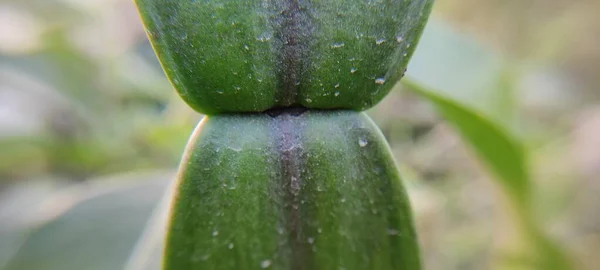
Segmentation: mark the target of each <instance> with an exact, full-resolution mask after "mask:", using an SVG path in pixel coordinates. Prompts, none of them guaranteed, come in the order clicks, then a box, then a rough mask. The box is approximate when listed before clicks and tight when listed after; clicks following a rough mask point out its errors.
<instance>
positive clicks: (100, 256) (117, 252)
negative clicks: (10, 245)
mask: <svg viewBox="0 0 600 270" xmlns="http://www.w3.org/2000/svg"><path fill="white" fill-rule="evenodd" d="M171 177H172V176H171V175H170V174H165V173H159V174H145V175H137V176H135V178H134V179H133V180H137V181H131V180H132V179H128V180H129V181H130V182H127V179H125V180H124V181H123V182H120V183H115V184H113V185H108V186H106V185H104V186H102V185H101V186H100V187H97V188H94V189H91V190H90V191H89V192H86V194H84V195H82V196H84V197H85V198H84V199H83V200H81V201H77V202H76V203H75V204H74V205H73V206H72V207H70V208H68V209H66V210H65V212H64V213H62V214H59V215H58V216H57V217H56V218H55V219H53V220H51V221H49V222H48V223H46V224H45V225H43V226H41V227H40V228H39V229H37V230H35V231H34V232H33V233H31V235H30V236H29V237H28V238H27V240H26V241H25V242H24V244H23V245H22V247H21V248H20V249H19V250H18V252H17V253H16V254H15V255H14V256H13V257H12V259H11V261H10V262H9V263H8V265H7V266H6V267H5V268H4V269H5V270H54V269H56V270H71V269H73V270H79V269H90V270H93V269H97V270H105V269H123V267H124V265H125V263H126V262H127V260H128V257H129V255H130V254H131V252H132V250H133V248H134V246H135V243H136V242H137V240H138V239H139V237H140V235H141V234H142V231H143V230H144V227H145V226H146V223H147V221H148V219H149V217H150V216H151V214H152V210H153V209H154V208H155V206H156V205H157V203H158V202H159V201H160V198H161V195H163V193H164V190H165V189H166V187H167V185H168V183H169V179H170V178H171ZM122 180H123V179H122ZM58 199H60V198H58ZM55 202H56V201H55Z"/></svg>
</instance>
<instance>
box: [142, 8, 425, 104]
mask: <svg viewBox="0 0 600 270" xmlns="http://www.w3.org/2000/svg"><path fill="white" fill-rule="evenodd" d="M135 2H136V4H137V6H138V8H139V11H140V14H141V16H142V20H143V22H144V24H145V26H146V29H147V33H148V37H149V39H150V40H151V42H152V44H153V47H154V49H155V52H156V53H157V55H158V57H159V59H160V61H161V63H162V66H163V68H164V70H165V72H166V74H167V76H168V77H169V78H170V80H171V82H172V84H173V85H174V87H175V88H176V90H177V91H178V92H179V94H180V95H181V97H182V98H183V99H184V100H185V101H186V102H187V103H188V104H189V105H190V106H191V107H192V108H194V109H195V110H197V111H198V112H201V113H205V114H217V113H223V112H260V111H265V110H267V109H270V108H275V107H306V108H314V109H352V110H365V109H368V108H370V107H372V106H374V105H375V104H376V103H377V102H379V101H380V100H381V99H382V98H383V97H384V96H385V95H386V94H387V93H388V92H389V91H390V90H391V88H392V87H393V85H394V84H395V83H396V82H397V81H398V80H399V79H400V78H401V77H402V76H403V74H404V72H405V69H406V66H407V64H408V61H409V59H410V57H411V55H412V53H413V50H414V48H415V47H416V45H417V41H418V39H419V37H420V35H421V32H422V29H423V27H424V25H425V22H426V21H427V18H428V15H429V13H430V10H431V6H432V4H433V0H380V1H375V0H372V1H365V0H218V1H216V0H210V1H209V0H135Z"/></svg>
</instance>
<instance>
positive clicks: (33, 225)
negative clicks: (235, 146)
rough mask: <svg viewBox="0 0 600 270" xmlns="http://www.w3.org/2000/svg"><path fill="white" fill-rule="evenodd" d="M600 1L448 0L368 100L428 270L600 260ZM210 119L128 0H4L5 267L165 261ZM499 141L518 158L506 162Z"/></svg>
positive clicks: (0, 195) (0, 254) (0, 153)
mask: <svg viewBox="0 0 600 270" xmlns="http://www.w3.org/2000/svg"><path fill="white" fill-rule="evenodd" d="M599 10H600V1H597V0H579V1H568V0H438V1H437V3H436V5H435V8H434V12H433V15H432V20H431V22H430V24H429V25H428V27H427V30H426V33H425V34H424V37H423V39H422V42H421V44H420V46H419V49H418V50H417V53H416V55H415V56H414V59H413V62H412V63H411V65H410V66H409V73H408V77H407V78H406V79H405V80H404V81H407V82H408V83H405V84H399V85H398V86H397V89H395V90H394V91H393V92H392V93H391V94H390V95H389V96H388V97H387V98H386V99H385V100H384V101H383V102H382V103H381V104H379V105H378V106H377V107H376V108H374V109H371V110H370V111H368V113H369V114H370V115H371V117H372V118H373V119H374V120H375V121H376V122H377V124H378V125H379V126H380V127H381V129H382V131H383V132H384V134H385V135H386V137H387V139H388V141H389V143H390V145H391V147H392V149H393V152H394V155H395V157H396V159H397V161H398V163H399V165H400V167H401V171H402V173H403V175H404V178H405V179H404V180H405V182H406V186H407V188H408V191H409V194H410V196H411V199H412V203H413V208H414V211H415V215H416V221H417V227H418V233H419V236H420V242H421V246H422V256H423V260H424V263H425V269H431V270H438V269H439V270H447V269H550V268H543V267H539V265H538V266H535V265H536V264H535V263H531V261H532V260H534V259H532V258H534V257H535V256H538V257H535V258H538V259H539V257H540V256H541V257H544V256H546V258H542V259H540V260H546V261H552V260H553V259H556V258H558V257H561V256H564V257H565V258H568V259H567V260H569V263H570V265H571V266H570V267H567V266H564V265H562V264H560V263H557V264H553V265H554V266H555V267H554V269H590V270H592V269H600V257H598V256H597V254H596V253H597V251H598V250H600V210H599V208H600V196H598V195H597V194H599V193H600V179H598V178H599V177H600V102H599V101H600V91H598V90H597V89H600V77H599V76H598V75H600V20H598V14H597V13H598V11H599ZM427 89H428V90H427ZM444 102H446V103H444ZM454 109H456V110H458V109H461V110H462V111H461V112H465V111H466V112H471V114H469V115H470V117H472V118H469V115H467V116H464V117H463V116H457V114H452V113H451V112H452V111H453V110H454ZM463 109H464V110H463ZM461 115H462V114H461ZM200 119H201V115H199V114H197V113H195V112H193V111H191V109H189V108H188V107H187V106H186V105H185V104H184V103H183V102H182V101H181V100H180V98H179V97H178V96H176V94H175V91H174V90H173V89H172V88H171V86H170V84H169V83H168V81H167V80H166V78H165V76H164V75H163V73H162V71H161V69H160V66H159V65H158V62H157V60H156V58H155V56H154V54H153V52H152V49H151V48H150V46H149V44H148V42H147V40H146V36H145V33H144V30H143V29H142V27H141V24H140V21H139V18H138V15H137V13H136V10H135V7H134V6H133V3H132V1H120V0H86V1H80V0H2V1H0V269H7V270H8V269H11V270H37V269H40V270H45V269H47V270H54V269H60V270H70V269H99V270H100V269H131V270H133V269H158V268H156V267H157V262H158V259H157V254H160V250H159V249H158V248H157V243H159V242H160V239H161V236H162V231H161V230H162V223H161V222H162V221H164V213H165V209H166V208H165V206H166V205H168V189H169V184H170V181H171V179H172V178H173V172H174V171H175V169H176V167H177V164H178V161H179V159H180V156H181V154H182V151H183V148H184V145H185V143H186V140H187V138H188V136H189V134H190V133H191V131H192V129H193V128H194V126H195V125H196V123H197V122H198V121H199V120H200ZM482 119H483V120H482ZM475 120H476V121H475ZM465 123H466V124H465ZM468 126H470V127H472V128H471V129H468V128H466V127H468ZM469 130H471V131H473V130H476V131H477V132H479V133H477V132H476V133H477V134H475V133H473V132H471V133H470V132H469ZM486 132H488V133H486ZM482 137H485V138H486V139H487V140H486V141H485V142H481V140H478V138H482ZM504 138H508V139H506V140H505V139H504ZM495 139H498V140H497V141H498V143H501V142H507V141H508V142H510V145H517V146H518V148H516V149H517V150H515V151H516V152H515V153H517V154H516V155H515V158H510V157H511V156H510V153H509V154H507V155H506V157H508V158H504V159H503V160H504V161H498V158H497V157H498V156H503V155H504V153H502V151H504V150H505V148H504V147H500V146H499V145H502V144H497V145H496V144H495V143H496V141H494V140H495ZM496 146H497V147H496ZM521 157H523V160H521ZM495 158H496V160H495ZM503 162H504V163H503ZM510 166H513V167H514V168H515V170H516V171H518V172H519V173H520V174H519V175H522V177H520V178H519V179H521V180H520V181H522V182H528V183H529V185H530V187H531V203H529V202H527V203H525V202H519V200H523V201H527V200H525V199H519V196H518V195H516V196H515V194H518V191H515V190H519V188H518V186H519V185H520V184H514V183H512V184H511V183H510V181H508V182H507V181H506V179H508V178H510V177H508V178H507V177H506V175H504V174H503V173H502V171H506V170H509V169H505V168H508V167H510ZM511 168H512V167H511ZM503 179H504V180H503ZM165 194H166V195H165ZM530 204H531V206H529V205H530ZM525 205H526V206H525ZM523 207H531V210H530V211H528V212H527V214H526V215H528V216H533V217H532V220H534V221H526V222H522V220H523V215H522V214H519V212H520V211H519V209H521V208H523ZM519 220H521V221H519ZM529 223H535V224H536V225H535V226H531V227H529V226H528V225H522V224H529ZM523 227H525V229H523ZM533 227H535V229H532V228H533ZM532 235H533V236H532ZM541 235H543V236H541ZM542 238H543V239H544V240H540V239H542ZM528 239H529V240H528ZM531 239H533V240H531ZM532 243H533V244H532ZM536 243H537V244H536ZM540 243H545V244H540ZM531 251H536V252H537V255H531V254H529V253H531ZM532 256H533V257H532ZM535 260H537V259H535Z"/></svg>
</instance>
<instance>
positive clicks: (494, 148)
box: [403, 22, 530, 203]
mask: <svg viewBox="0 0 600 270" xmlns="http://www.w3.org/2000/svg"><path fill="white" fill-rule="evenodd" d="M502 63H503V61H501V60H500V59H499V58H498V57H497V56H494V55H492V54H490V53H487V52H486V51H485V50H484V49H482V48H481V47H478V46H477V44H475V43H473V42H470V41H469V40H468V39H466V38H464V37H461V36H459V35H458V34H456V33H454V32H453V31H451V30H450V29H448V28H446V27H445V26H443V25H441V24H439V23H435V22H432V23H430V24H429V25H428V26H427V27H426V29H425V32H424V34H423V37H422V39H421V44H420V46H419V48H418V49H417V51H416V52H415V55H414V57H413V60H412V62H411V65H410V66H409V72H408V74H407V78H406V79H405V80H404V81H403V82H404V83H405V84H406V86H408V88H409V89H411V90H413V91H415V92H416V93H418V94H420V95H421V96H423V97H424V98H426V99H427V100H429V101H430V102H432V103H433V104H434V105H435V107H436V109H437V110H438V111H439V112H440V113H441V115H442V116H443V117H444V118H445V119H446V120H447V121H448V122H449V123H450V124H451V125H453V126H454V127H455V128H456V129H457V130H458V131H459V132H460V133H461V135H462V136H463V137H464V138H465V140H466V141H467V142H468V143H470V144H471V145H472V146H473V148H474V150H475V152H476V153H477V155H478V156H479V157H480V158H481V159H482V160H483V161H484V162H485V163H486V164H487V165H488V167H489V168H490V170H491V171H492V172H493V173H494V174H495V175H496V176H497V179H498V180H499V181H500V182H501V183H502V185H503V186H504V188H505V189H506V190H507V191H508V192H509V193H510V195H511V196H513V197H515V199H517V200H518V201H519V202H521V203H526V201H528V200H529V196H530V195H529V193H530V187H529V185H530V184H529V177H528V172H527V168H526V160H525V151H524V148H523V145H522V143H521V142H520V141H519V140H518V139H517V138H516V137H515V135H514V133H513V132H512V129H511V128H510V124H509V123H510V122H511V120H510V118H511V117H510V115H512V114H513V113H512V110H513V108H514V107H513V106H512V100H511V96H510V92H511V91H510V90H509V89H506V88H503V87H502V85H503V83H502V81H503V75H502V74H503V73H504V72H503V70H504V69H505V65H504V64H502Z"/></svg>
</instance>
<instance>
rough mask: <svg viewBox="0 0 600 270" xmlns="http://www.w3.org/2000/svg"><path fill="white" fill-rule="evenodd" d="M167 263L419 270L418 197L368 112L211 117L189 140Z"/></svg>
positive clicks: (171, 269)
mask: <svg viewBox="0 0 600 270" xmlns="http://www.w3.org/2000/svg"><path fill="white" fill-rule="evenodd" d="M171 215H172V216H171V224H170V227H169V235H168V239H167V248H166V254H165V256H166V257H165V264H164V269H167V270H180V269H260V268H272V269H407V270H414V269H420V263H419V256H418V247H417V241H416V237H415V232H414V228H413V223H412V218H411V211H410V207H409V203H408V200H407V196H406V194H405V191H404V189H403V187H402V183H401V181H400V178H399V176H398V172H397V169H396V167H395V162H394V159H393V158H392V156H391V154H390V150H389V147H388V146H387V143H386V142H385V139H384V138H383V136H382V135H381V133H380V131H379V130H378V129H377V127H376V126H375V125H374V124H373V123H372V122H371V120H370V119H369V118H368V117H367V116H366V115H365V114H363V113H359V112H351V111H311V110H308V111H305V110H291V111H290V110H282V111H279V112H270V113H269V114H263V113H258V114H233V115H219V116H210V117H207V118H205V119H204V120H203V122H202V123H201V124H200V125H199V127H198V128H197V130H196V132H195V136H193V138H192V139H191V140H190V142H189V145H188V149H187V154H186V157H185V158H184V160H183V161H182V167H181V171H180V176H179V186H178V190H177V195H176V198H175V202H174V205H173V208H172V213H171Z"/></svg>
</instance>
